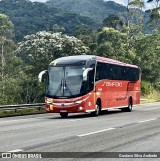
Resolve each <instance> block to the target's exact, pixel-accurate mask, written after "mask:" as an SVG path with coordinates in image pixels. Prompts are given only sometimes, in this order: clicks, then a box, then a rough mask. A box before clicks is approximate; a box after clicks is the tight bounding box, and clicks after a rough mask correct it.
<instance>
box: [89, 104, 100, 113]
mask: <svg viewBox="0 0 160 161" xmlns="http://www.w3.org/2000/svg"><path fill="white" fill-rule="evenodd" d="M100 110H101V107H100V103H99V102H97V103H96V109H95V111H94V112H92V113H91V115H92V116H98V115H99V114H100Z"/></svg>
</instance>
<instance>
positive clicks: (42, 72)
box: [38, 70, 47, 82]
mask: <svg viewBox="0 0 160 161" xmlns="http://www.w3.org/2000/svg"><path fill="white" fill-rule="evenodd" d="M46 72H47V70H43V71H41V72H40V73H39V74H38V81H39V82H42V76H43V74H45V73H46Z"/></svg>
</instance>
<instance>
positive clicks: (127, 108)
mask: <svg viewBox="0 0 160 161" xmlns="http://www.w3.org/2000/svg"><path fill="white" fill-rule="evenodd" d="M121 111H123V112H131V111H132V99H131V98H130V99H129V101H128V107H126V108H121Z"/></svg>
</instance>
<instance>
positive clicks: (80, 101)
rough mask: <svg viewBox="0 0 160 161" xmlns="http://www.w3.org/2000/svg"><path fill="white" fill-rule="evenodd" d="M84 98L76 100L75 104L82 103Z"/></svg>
mask: <svg viewBox="0 0 160 161" xmlns="http://www.w3.org/2000/svg"><path fill="white" fill-rule="evenodd" d="M83 101H84V100H79V101H76V102H75V104H80V103H82V102H83Z"/></svg>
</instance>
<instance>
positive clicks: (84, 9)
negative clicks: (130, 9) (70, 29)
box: [46, 0, 127, 23]
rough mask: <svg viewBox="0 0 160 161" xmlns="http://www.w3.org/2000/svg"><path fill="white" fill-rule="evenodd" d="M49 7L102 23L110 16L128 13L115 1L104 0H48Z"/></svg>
mask: <svg viewBox="0 0 160 161" xmlns="http://www.w3.org/2000/svg"><path fill="white" fill-rule="evenodd" d="M46 4H47V5H48V6H49V7H56V8H59V9H63V10H64V11H70V12H75V13H78V14H80V15H83V16H87V17H90V18H92V19H93V20H95V21H98V22H101V23H102V21H103V20H104V19H105V18H106V17H107V16H108V15H110V14H113V13H114V14H119V13H122V12H126V10H127V8H126V7H125V6H123V5H120V4H117V3H115V2H113V1H106V2H104V1H103V0H48V1H47V3H46Z"/></svg>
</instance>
